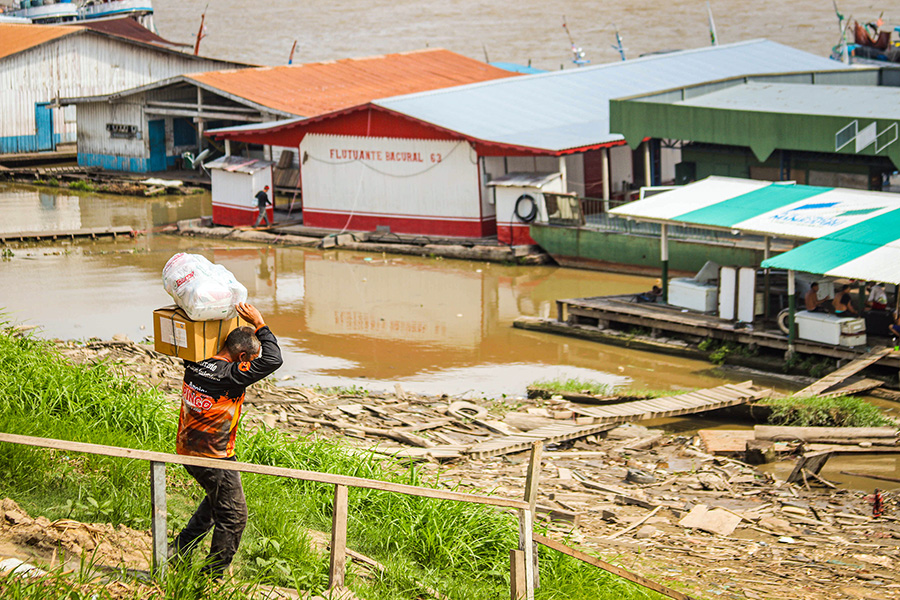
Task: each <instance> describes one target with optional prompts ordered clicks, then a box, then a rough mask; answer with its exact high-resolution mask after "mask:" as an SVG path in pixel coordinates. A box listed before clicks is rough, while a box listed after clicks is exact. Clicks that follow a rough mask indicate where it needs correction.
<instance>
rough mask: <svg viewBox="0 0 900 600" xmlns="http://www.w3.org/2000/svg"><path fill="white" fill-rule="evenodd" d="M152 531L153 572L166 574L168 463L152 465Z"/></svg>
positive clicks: (152, 463)
mask: <svg viewBox="0 0 900 600" xmlns="http://www.w3.org/2000/svg"><path fill="white" fill-rule="evenodd" d="M150 530H151V533H152V536H153V556H152V571H153V574H154V576H156V577H159V578H161V577H163V576H165V574H166V561H167V560H168V553H169V540H168V535H167V533H166V463H161V462H151V463H150Z"/></svg>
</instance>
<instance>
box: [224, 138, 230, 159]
mask: <svg viewBox="0 0 900 600" xmlns="http://www.w3.org/2000/svg"><path fill="white" fill-rule="evenodd" d="M225 156H231V140H228V139H226V140H225Z"/></svg>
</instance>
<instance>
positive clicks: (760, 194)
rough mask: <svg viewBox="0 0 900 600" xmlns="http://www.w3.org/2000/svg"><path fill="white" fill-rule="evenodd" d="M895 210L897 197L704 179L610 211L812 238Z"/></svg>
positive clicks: (644, 218) (648, 218) (647, 218)
mask: <svg viewBox="0 0 900 600" xmlns="http://www.w3.org/2000/svg"><path fill="white" fill-rule="evenodd" d="M898 208H900V195H897V194H888V193H882V192H868V191H863V190H850V189H836V188H828V187H816V186H808V185H796V184H794V183H792V182H777V183H771V182H765V181H756V180H749V179H734V178H728V177H709V178H707V179H703V180H701V181H698V182H696V183H692V184H689V185H686V186H684V187H681V188H678V189H676V190H672V191H670V192H663V193H660V194H656V195H654V196H651V197H648V198H645V199H643V200H638V201H636V202H631V203H629V204H626V205H624V206H620V207H618V208H615V209H613V210H611V211H610V213H611V214H614V215H617V216H619V217H631V218H634V219H637V220H642V221H653V222H657V223H663V224H665V223H672V224H678V225H689V226H695V227H708V228H710V229H725V230H733V231H736V232H739V233H747V234H756V235H765V236H771V237H781V238H788V239H798V240H814V239H818V238H821V237H824V236H827V235H829V234H831V233H834V232H836V231H841V230H844V229H847V228H848V227H852V226H854V225H857V224H860V223H863V222H866V221H869V220H872V219H875V218H877V217H880V216H881V215H884V214H886V213H889V212H891V211H893V210H895V209H898Z"/></svg>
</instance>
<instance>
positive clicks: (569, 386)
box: [531, 377, 615, 396]
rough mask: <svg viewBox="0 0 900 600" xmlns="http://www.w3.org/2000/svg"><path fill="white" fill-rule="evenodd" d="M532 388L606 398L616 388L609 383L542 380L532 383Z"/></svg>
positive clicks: (584, 380)
mask: <svg viewBox="0 0 900 600" xmlns="http://www.w3.org/2000/svg"><path fill="white" fill-rule="evenodd" d="M531 385H532V386H534V387H538V388H543V389H547V390H552V391H555V392H575V393H578V394H593V395H595V396H606V395H609V394H612V393H613V390H614V389H615V386H614V385H612V384H609V383H600V382H599V381H591V380H589V379H578V378H577V377H575V378H572V379H541V380H538V381H535V382H532V383H531Z"/></svg>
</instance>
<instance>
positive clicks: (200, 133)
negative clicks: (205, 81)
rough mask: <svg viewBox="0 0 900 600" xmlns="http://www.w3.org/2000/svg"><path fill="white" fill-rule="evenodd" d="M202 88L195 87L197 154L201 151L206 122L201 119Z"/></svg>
mask: <svg viewBox="0 0 900 600" xmlns="http://www.w3.org/2000/svg"><path fill="white" fill-rule="evenodd" d="M202 114H203V88H202V87H199V86H198V87H197V119H196V121H197V152H202V151H203V141H204V140H203V129H204V125H205V123H206V121H205V120H204V119H203V116H202Z"/></svg>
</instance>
